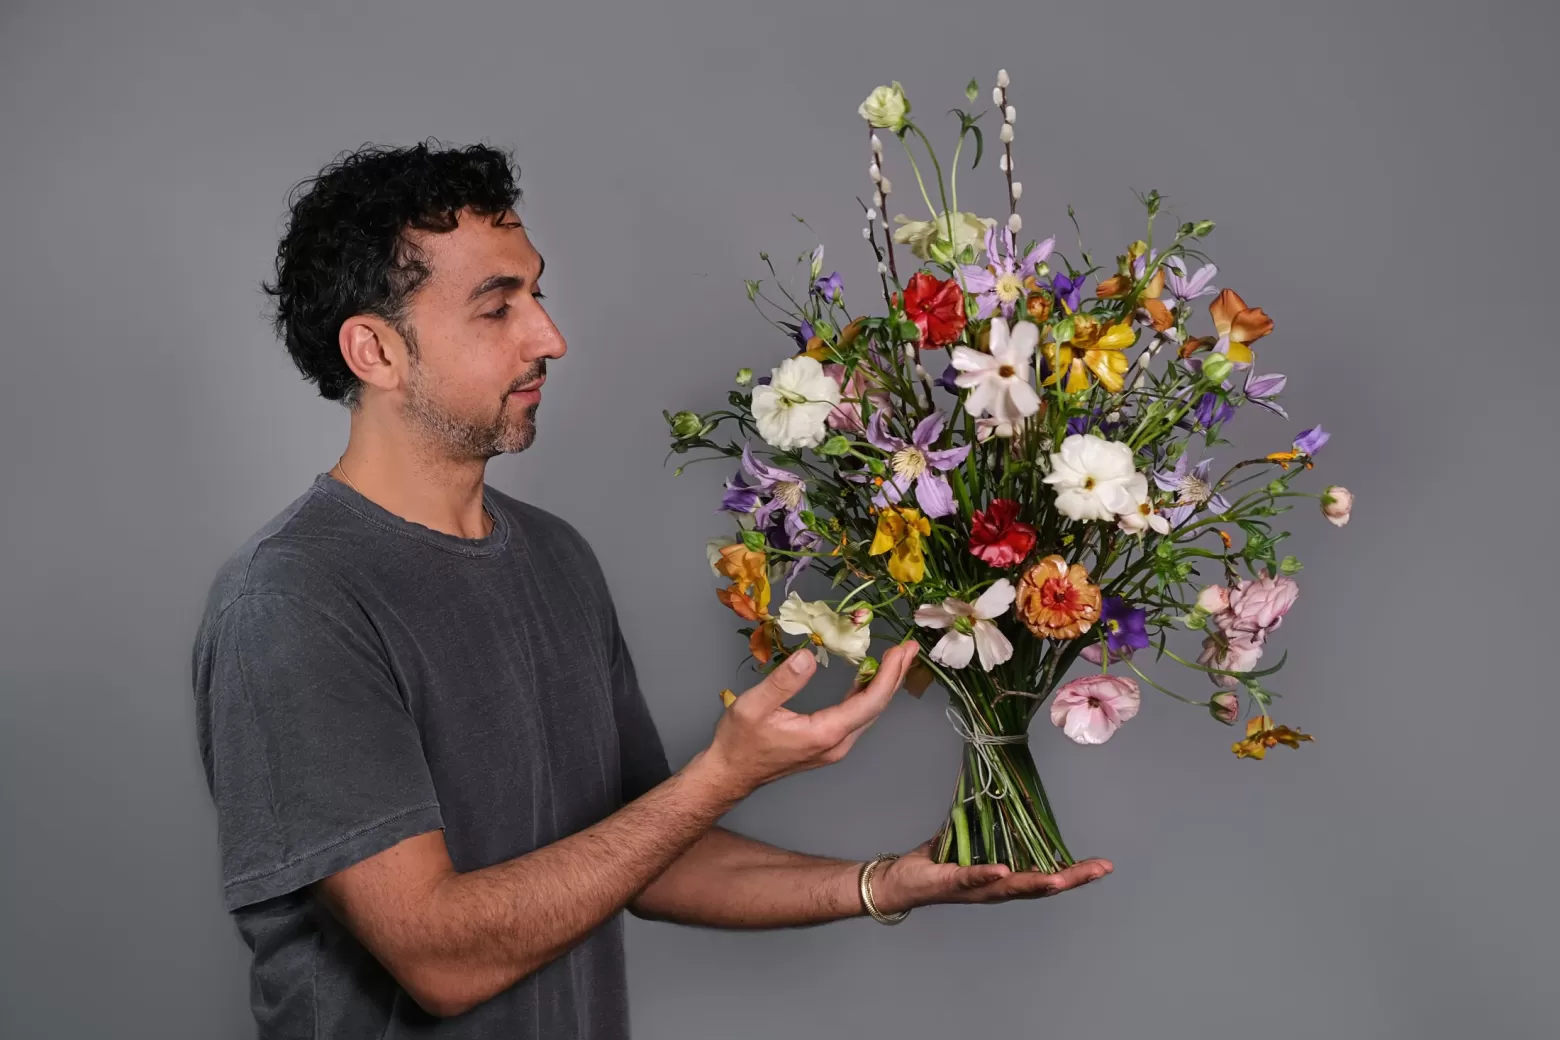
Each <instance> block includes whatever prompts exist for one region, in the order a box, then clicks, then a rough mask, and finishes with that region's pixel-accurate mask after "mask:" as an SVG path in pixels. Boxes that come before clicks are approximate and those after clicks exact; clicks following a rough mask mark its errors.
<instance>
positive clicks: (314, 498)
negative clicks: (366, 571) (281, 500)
mask: <svg viewBox="0 0 1560 1040" xmlns="http://www.w3.org/2000/svg"><path fill="white" fill-rule="evenodd" d="M351 525H352V517H351V514H350V513H349V512H348V511H346V510H344V509H343V508H342V507H341V506H339V505H337V504H336V503H335V502H333V501H332V500H331V499H330V497H329V496H327V495H324V494H321V493H320V492H319V491H318V490H317V489H315V488H312V487H311V488H310V489H309V490H307V491H305V492H304V493H303V494H302V495H300V496H298V498H297V499H295V500H294V501H293V502H292V503H290V504H289V505H288V506H287V508H285V509H283V510H282V511H281V512H279V513H277V514H276V516H274V517H272V518H271V519H270V520H269V521H268V522H267V523H266V524H265V525H264V526H262V527H261V528H260V529H259V530H258V531H256V532H255V533H254V534H252V535H251V536H250V537H249V539H248V540H247V541H245V542H244V544H243V545H242V546H240V547H239V548H238V549H237V550H236V551H235V552H234V553H233V554H232V555H231V556H229V557H228V558H227V560H226V561H225V562H224V563H223V564H222V566H221V567H220V568H218V570H217V574H216V577H215V579H214V580H213V581H212V583H211V588H210V590H209V592H208V593H207V597H206V607H205V612H204V618H203V622H202V626H201V627H202V630H203V631H204V630H206V629H209V628H210V627H211V626H212V625H213V624H214V623H215V622H217V621H218V619H220V618H221V617H222V615H224V614H226V613H227V612H229V611H230V610H231V609H232V608H233V607H234V606H236V605H238V604H240V603H242V602H246V601H252V600H253V599H254V598H255V597H267V598H269V597H281V598H284V599H288V600H292V601H294V602H296V603H299V604H301V605H311V606H312V607H314V609H316V610H318V611H321V612H324V613H331V612H333V610H335V609H350V608H351V605H352V603H353V597H352V596H351V595H350V594H349V593H348V592H347V581H346V578H345V575H344V573H343V568H344V566H345V565H346V563H345V557H346V553H345V551H344V550H345V548H346V546H349V545H350V544H352V539H351V531H350V527H351Z"/></svg>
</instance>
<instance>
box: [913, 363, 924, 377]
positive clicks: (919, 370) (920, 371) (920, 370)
mask: <svg viewBox="0 0 1560 1040" xmlns="http://www.w3.org/2000/svg"><path fill="white" fill-rule="evenodd" d="M915 377H916V378H917V379H925V378H926V366H924V365H922V364H921V363H920V362H919V361H917V362H916V363H915Z"/></svg>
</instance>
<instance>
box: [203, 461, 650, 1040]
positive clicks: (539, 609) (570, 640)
mask: <svg viewBox="0 0 1560 1040" xmlns="http://www.w3.org/2000/svg"><path fill="white" fill-rule="evenodd" d="M486 503H487V507H488V509H489V511H490V512H491V513H492V515H493V519H494V524H493V531H492V533H491V534H490V535H489V536H488V537H486V538H480V539H466V538H457V537H455V536H453V535H448V534H443V533H441V532H438V531H434V530H432V529H430V528H426V527H423V526H421V525H419V524H414V523H411V522H409V521H407V520H403V519H401V518H400V517H398V516H396V515H394V514H393V513H390V512H389V511H388V510H385V509H382V508H381V507H379V506H377V505H375V504H374V503H373V502H370V501H369V500H368V499H366V498H364V497H363V496H361V495H359V494H357V493H356V492H355V491H352V490H351V489H350V488H348V487H347V486H345V485H344V484H341V483H338V482H337V481H336V480H334V479H333V478H331V477H329V476H326V475H324V474H321V475H320V477H319V478H318V479H316V481H315V482H314V485H313V487H311V488H310V489H309V490H308V491H307V492H306V493H305V494H304V495H303V496H302V497H300V498H299V499H298V500H297V501H296V502H294V503H293V504H292V505H290V506H288V507H287V509H286V510H284V511H283V512H282V513H281V514H280V515H279V516H277V517H276V518H275V519H274V520H272V521H271V522H270V523H269V524H267V525H266V526H265V527H264V528H262V529H261V530H260V531H259V532H258V533H257V534H256V535H255V536H254V537H253V538H252V539H250V541H249V542H248V544H246V545H245V546H244V547H243V549H241V550H240V551H239V552H238V553H236V554H235V555H234V556H233V557H232V558H231V559H230V560H229V561H228V562H227V564H226V565H224V566H223V568H222V570H221V572H220V573H219V575H218V577H217V579H216V582H215V584H214V585H213V587H212V590H211V596H210V600H209V602H208V604H207V607H206V614H205V617H204V619H203V621H202V623H201V626H200V632H199V635H198V636H197V639H196V644H195V653H194V681H195V705H196V715H197V724H198V729H199V737H200V753H201V759H202V761H203V762H204V764H205V769H206V780H207V783H208V784H209V785H210V788H211V794H212V798H213V800H214V801H215V803H216V807H217V832H218V840H219V845H220V848H221V867H222V885H223V900H224V905H225V906H226V908H227V909H228V910H229V911H232V912H233V913H234V916H235V918H236V920H237V923H238V927H239V931H240V932H241V933H242V935H243V937H244V940H245V941H246V942H247V943H248V944H249V947H250V948H251V949H252V950H253V951H254V964H253V969H252V973H251V978H250V1003H251V1006H252V1008H253V1010H254V1014H255V1018H256V1020H257V1022H258V1023H259V1037H260V1038H261V1040H282V1038H284V1037H285V1038H289V1040H291V1038H294V1037H297V1038H309V1040H316V1038H319V1040H324V1038H330V1040H356V1038H363V1040H393V1038H402V1037H439V1038H462V1040H465V1038H471V1040H476V1038H481V1040H498V1038H503V1040H522V1038H530V1037H537V1038H546V1040H562V1038H568V1037H578V1038H582V1040H618V1038H623V1037H627V1036H628V995H627V985H626V980H625V975H624V963H623V933H622V928H623V924H622V915H621V914H618V915H614V916H613V917H612V918H611V919H610V920H608V921H607V922H606V923H605V924H603V925H602V926H601V927H599V928H598V929H596V930H595V931H594V932H593V933H591V934H590V935H589V936H588V937H587V938H586V939H585V940H584V941H583V942H581V943H580V944H579V945H577V946H575V947H574V948H573V949H572V950H570V951H569V952H568V953H566V954H565V955H564V956H562V957H560V958H559V959H558V960H556V961H554V962H553V963H551V964H549V965H547V966H546V967H545V968H542V969H541V970H540V971H537V972H535V973H534V974H532V975H530V976H528V977H526V978H525V979H523V980H521V981H520V982H519V983H517V984H516V985H514V986H512V987H511V988H510V989H508V990H507V991H505V992H504V993H501V994H499V995H498V996H496V997H494V998H493V999H491V1000H489V1001H487V1002H485V1003H483V1004H481V1005H480V1006H478V1007H476V1008H473V1009H472V1010H471V1011H469V1012H467V1013H466V1014H464V1015H460V1016H458V1017H455V1018H447V1019H439V1018H436V1017H434V1016H432V1015H429V1014H427V1013H426V1012H424V1011H423V1010H422V1009H421V1008H419V1007H418V1006H417V1004H416V1003H415V1002H414V1001H412V999H411V998H410V997H409V996H408V995H407V994H406V992H405V991H404V990H403V989H401V987H400V986H399V985H397V983H396V981H395V979H394V978H393V977H392V976H391V975H390V974H389V973H388V972H387V971H385V969H384V968H383V967H382V966H381V965H380V964H379V963H378V962H377V961H376V960H375V959H374V958H373V956H372V955H371V954H370V953H369V952H368V951H367V950H366V949H365V948H364V947H363V946H362V945H361V944H360V943H359V942H358V941H357V940H356V938H354V937H353V935H352V934H351V933H350V932H349V931H348V930H347V929H346V928H345V927H343V926H342V925H341V924H340V923H339V922H338V921H337V920H336V918H335V917H334V916H333V915H332V914H331V913H330V911H329V910H327V909H326V908H325V907H324V906H323V905H322V904H320V903H319V902H318V901H317V900H316V899H315V898H314V896H313V895H312V892H311V890H310V889H309V888H308V887H307V886H309V885H310V883H311V882H314V881H317V880H318V879H320V878H322V877H325V876H326V875H329V874H332V873H335V872H336V871H339V870H342V869H344V868H345V867H348V866H350V865H352V864H353V863H356V862H359V861H360V860H363V859H366V858H367V857H369V856H372V855H374V854H375V853H377V852H381V851H383V850H384V849H386V848H389V847H390V846H391V845H394V844H395V843H397V842H399V841H402V840H404V839H405V838H408V837H411V836H412V835H415V834H422V833H425V832H427V831H432V830H438V829H440V828H443V830H444V839H445V842H446V844H447V845H448V846H449V853H450V858H451V859H452V860H453V862H454V864H455V869H456V870H458V871H462V872H464V871H470V870H476V869H479V868H481V867H486V866H491V865H492V864H495V863H501V862H503V861H505V860H508V859H512V858H514V857H516V856H520V855H523V854H525V853H527V852H530V851H532V850H533V849H536V848H539V847H541V846H543V845H547V844H550V843H552V842H555V841H558V840H559V839H561V838H564V837H567V836H568V835H570V834H573V833H575V832H577V831H580V830H582V829H583V828H585V827H588V826H590V825H591V824H593V823H596V822H597V821H599V820H601V819H602V818H603V817H606V816H608V815H610V814H611V813H612V812H614V811H615V810H617V809H618V808H620V807H621V806H622V805H623V804H624V803H625V802H628V801H631V800H633V799H634V798H637V797H639V796H640V795H641V794H643V793H644V792H646V791H648V790H649V789H650V788H652V787H654V786H655V785H656V784H658V783H660V782H661V781H662V780H664V779H666V777H667V775H668V773H669V770H668V768H667V762H666V755H665V752H664V751H663V750H662V747H661V742H660V739H659V737H658V736H657V734H656V731H655V726H654V724H653V722H652V721H651V718H650V713H649V711H648V710H647V708H646V706H645V701H644V697H643V696H642V695H641V694H640V691H639V687H638V684H637V682H636V680H635V678H634V666H633V663H632V662H631V661H630V659H629V654H628V648H627V647H626V646H625V645H624V642H623V636H622V632H621V631H620V630H619V628H618V623H617V616H616V613H615V612H614V610H613V606H612V601H611V598H610V596H609V594H608V591H607V584H606V581H605V579H604V577H603V575H602V572H601V568H600V566H599V565H598V564H597V562H596V558H595V555H594V554H593V553H592V552H591V549H590V547H589V545H588V544H587V543H586V542H585V540H584V538H583V537H581V535H580V534H579V532H578V531H576V530H575V529H574V528H573V527H572V526H570V525H569V524H568V523H566V522H565V521H563V520H561V519H559V518H558V517H556V516H553V515H552V514H550V513H547V512H545V511H543V510H541V509H538V508H536V507H534V506H530V505H526V504H525V503H522V502H518V501H516V500H515V499H513V498H510V497H508V496H506V495H504V494H501V493H499V492H498V491H495V490H494V489H492V488H487V489H486Z"/></svg>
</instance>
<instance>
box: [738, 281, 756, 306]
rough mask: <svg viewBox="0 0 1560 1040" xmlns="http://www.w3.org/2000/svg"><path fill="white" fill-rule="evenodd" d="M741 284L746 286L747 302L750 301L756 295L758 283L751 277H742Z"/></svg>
mask: <svg viewBox="0 0 1560 1040" xmlns="http://www.w3.org/2000/svg"><path fill="white" fill-rule="evenodd" d="M742 284H743V285H746V286H747V294H748V302H749V303H752V302H753V300H754V298H755V297H757V296H758V286H759V283H758V282H755V281H753V280H752V279H751V278H744V279H743V280H742Z"/></svg>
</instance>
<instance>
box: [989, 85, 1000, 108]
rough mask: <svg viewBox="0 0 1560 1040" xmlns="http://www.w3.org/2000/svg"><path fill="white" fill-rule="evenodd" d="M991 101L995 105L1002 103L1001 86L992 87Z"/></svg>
mask: <svg viewBox="0 0 1560 1040" xmlns="http://www.w3.org/2000/svg"><path fill="white" fill-rule="evenodd" d="M991 103H992V104H993V105H1000V104H1002V88H1001V87H992V88H991Z"/></svg>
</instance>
